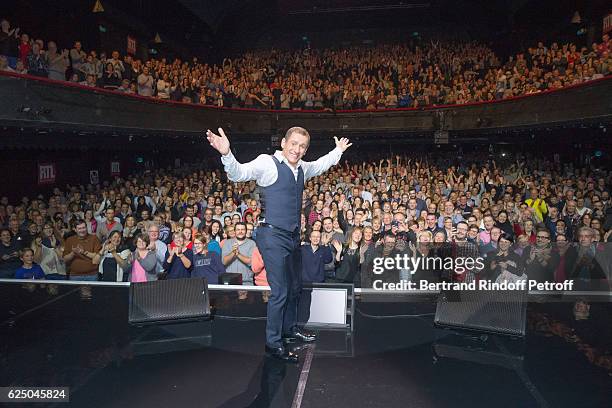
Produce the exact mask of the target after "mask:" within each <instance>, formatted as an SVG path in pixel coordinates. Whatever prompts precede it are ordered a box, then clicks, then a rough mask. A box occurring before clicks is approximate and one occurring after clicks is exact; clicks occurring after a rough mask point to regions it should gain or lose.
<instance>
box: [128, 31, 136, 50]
mask: <svg viewBox="0 0 612 408" xmlns="http://www.w3.org/2000/svg"><path fill="white" fill-rule="evenodd" d="M127 52H128V54H132V55H135V54H136V39H135V38H134V37H131V36H129V35H128V38H127Z"/></svg>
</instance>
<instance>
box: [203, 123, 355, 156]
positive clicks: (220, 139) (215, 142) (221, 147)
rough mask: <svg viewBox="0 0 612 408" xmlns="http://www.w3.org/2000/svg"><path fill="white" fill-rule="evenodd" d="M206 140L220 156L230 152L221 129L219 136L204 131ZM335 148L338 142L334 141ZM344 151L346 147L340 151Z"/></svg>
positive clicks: (227, 140)
mask: <svg viewBox="0 0 612 408" xmlns="http://www.w3.org/2000/svg"><path fill="white" fill-rule="evenodd" d="M206 138H207V139H208V142H209V143H210V145H211V146H212V147H213V148H214V149H215V150H217V151H218V152H219V153H221V154H222V155H224V156H225V155H226V154H228V153H229V152H230V142H229V139H228V138H227V136H226V135H225V132H224V131H223V129H221V128H219V135H216V134H214V133H213V132H212V131H211V130H210V129H209V130H207V131H206ZM336 146H338V141H337V139H336ZM344 150H346V147H345V148H344V149H343V150H342V151H344Z"/></svg>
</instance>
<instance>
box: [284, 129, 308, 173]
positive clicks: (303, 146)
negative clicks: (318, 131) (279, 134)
mask: <svg viewBox="0 0 612 408" xmlns="http://www.w3.org/2000/svg"><path fill="white" fill-rule="evenodd" d="M309 143H310V138H309V137H308V136H305V135H302V134H299V133H297V132H293V133H291V134H290V135H289V136H288V138H283V139H282V140H281V147H282V149H283V150H282V152H283V156H285V158H286V159H287V162H288V163H289V164H290V165H291V166H293V167H295V166H297V164H298V162H299V161H300V160H302V157H304V155H305V154H306V150H308V144H309Z"/></svg>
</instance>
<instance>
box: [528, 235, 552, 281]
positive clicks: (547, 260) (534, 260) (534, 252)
mask: <svg viewBox="0 0 612 408" xmlns="http://www.w3.org/2000/svg"><path fill="white" fill-rule="evenodd" d="M535 236H536V243H535V245H532V246H531V247H530V248H529V250H528V251H525V253H524V254H523V256H524V257H525V258H524V259H525V265H526V271H527V276H529V279H530V280H535V281H538V282H554V281H555V276H554V272H555V270H556V269H557V265H558V263H559V254H558V253H557V252H555V251H553V250H552V249H553V248H552V243H551V234H550V231H549V230H548V229H546V228H538V229H537V230H536V233H535Z"/></svg>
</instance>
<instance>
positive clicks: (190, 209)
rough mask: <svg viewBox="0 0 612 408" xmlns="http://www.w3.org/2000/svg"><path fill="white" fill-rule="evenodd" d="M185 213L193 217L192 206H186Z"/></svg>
mask: <svg viewBox="0 0 612 408" xmlns="http://www.w3.org/2000/svg"><path fill="white" fill-rule="evenodd" d="M185 214H187V215H188V216H189V217H193V207H187V209H186V210H185Z"/></svg>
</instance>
